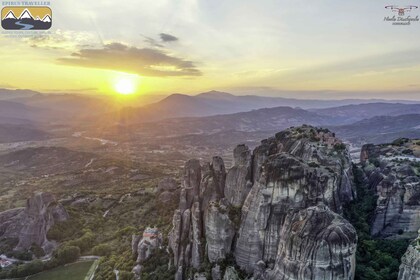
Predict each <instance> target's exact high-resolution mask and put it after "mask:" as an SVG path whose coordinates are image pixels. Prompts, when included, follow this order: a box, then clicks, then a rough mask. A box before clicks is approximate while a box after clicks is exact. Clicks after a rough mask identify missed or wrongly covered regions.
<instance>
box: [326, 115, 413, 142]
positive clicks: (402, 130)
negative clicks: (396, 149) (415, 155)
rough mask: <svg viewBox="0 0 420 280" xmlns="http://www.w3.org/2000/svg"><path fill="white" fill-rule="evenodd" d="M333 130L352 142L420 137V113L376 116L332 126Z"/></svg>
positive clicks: (390, 140)
mask: <svg viewBox="0 0 420 280" xmlns="http://www.w3.org/2000/svg"><path fill="white" fill-rule="evenodd" d="M329 128H330V129H331V130H332V131H334V132H336V134H337V135H338V136H339V137H340V138H343V139H346V140H348V141H350V142H352V143H374V144H379V143H390V142H392V141H394V140H395V139H397V138H401V137H405V138H412V139H419V138H420V114H407V115H399V116H376V117H373V118H369V119H364V120H361V121H358V122H355V123H353V124H349V125H342V126H330V127H329Z"/></svg>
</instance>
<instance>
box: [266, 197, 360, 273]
mask: <svg viewBox="0 0 420 280" xmlns="http://www.w3.org/2000/svg"><path fill="white" fill-rule="evenodd" d="M356 240H357V236H356V231H355V229H354V228H353V226H352V225H351V224H350V223H349V222H347V221H346V220H345V219H344V218H343V217H341V216H340V215H338V214H336V213H334V212H333V211H331V210H330V209H328V207H326V206H325V205H322V204H321V205H320V206H313V207H309V208H306V209H304V210H300V211H295V212H291V213H289V214H288V215H287V216H286V219H285V222H284V225H283V227H282V230H281V232H280V241H279V245H278V250H277V258H276V261H275V265H274V269H273V270H272V271H269V272H268V273H267V277H266V278H267V279H273V280H274V279H276V280H281V279H330V280H332V279H353V278H354V276H355V274H354V273H355V271H354V269H355V261H356V258H355V253H356V246H357V244H356Z"/></svg>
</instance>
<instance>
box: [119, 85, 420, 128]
mask: <svg viewBox="0 0 420 280" xmlns="http://www.w3.org/2000/svg"><path fill="white" fill-rule="evenodd" d="M373 102H375V103H378V101H377V100H368V99H366V100H362V99H358V100H356V99H354V100H350V99H348V100H299V99H289V98H281V97H263V96H253V95H248V96H235V95H232V94H229V93H225V92H218V91H210V92H205V93H201V94H198V95H195V96H190V95H184V94H172V95H170V96H168V97H166V98H165V99H163V100H161V101H159V102H156V103H154V104H150V105H147V106H144V107H141V108H123V109H122V110H120V111H119V112H115V113H114V115H115V116H116V117H118V118H119V119H116V121H120V122H122V123H136V122H149V121H157V120H162V119H169V118H178V117H204V116H211V115H218V114H233V113H239V112H246V111H251V110H256V109H262V108H274V107H280V106H281V107H284V106H288V107H298V108H302V109H313V110H314V111H315V110H317V109H325V108H330V107H335V106H344V105H350V104H352V105H354V104H366V103H373ZM396 102H399V103H401V104H420V102H415V101H404V100H400V101H390V100H381V103H383V104H387V103H396ZM315 112H318V111H315ZM319 113H320V114H325V115H327V113H326V112H325V113H324V112H323V111H319ZM360 119H363V117H362V118H359V119H357V120H360Z"/></svg>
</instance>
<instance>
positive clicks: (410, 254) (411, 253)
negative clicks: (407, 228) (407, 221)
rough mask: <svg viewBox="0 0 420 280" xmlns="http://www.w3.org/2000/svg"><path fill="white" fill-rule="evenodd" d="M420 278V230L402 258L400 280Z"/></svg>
mask: <svg viewBox="0 0 420 280" xmlns="http://www.w3.org/2000/svg"><path fill="white" fill-rule="evenodd" d="M417 279H420V230H419V236H418V237H417V239H416V240H415V241H413V242H412V243H411V244H410V246H408V249H407V251H406V252H405V254H404V255H403V257H402V258H401V265H400V272H399V274H398V280H417Z"/></svg>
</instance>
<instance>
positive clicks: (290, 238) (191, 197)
mask: <svg viewBox="0 0 420 280" xmlns="http://www.w3.org/2000/svg"><path fill="white" fill-rule="evenodd" d="M233 157H234V165H233V167H232V168H230V169H229V170H228V171H227V172H226V171H225V167H224V164H223V161H222V159H221V158H220V157H214V158H213V160H212V162H211V163H204V164H203V165H201V164H200V162H199V161H198V160H190V161H188V162H187V163H186V165H185V168H184V176H183V180H182V188H181V198H180V204H179V209H178V210H176V212H175V214H174V217H173V228H172V231H171V233H170V235H169V245H170V248H171V250H172V253H173V256H174V257H173V263H174V265H175V266H176V267H177V274H176V277H175V278H176V279H180V280H181V279H192V278H193V277H195V278H196V279H202V278H198V277H207V279H212V278H213V279H230V278H226V277H230V276H229V275H236V276H237V273H236V271H235V268H234V266H239V268H241V270H242V271H244V272H246V273H247V274H248V275H253V277H254V280H257V279H315V278H319V277H324V278H325V279H352V278H353V277H354V268H355V264H354V253H355V250H356V241H357V236H356V232H355V230H354V228H353V227H352V226H351V225H350V224H349V223H348V222H347V221H345V220H344V219H343V218H342V217H341V216H340V214H341V212H342V207H343V205H344V204H345V203H346V202H348V201H351V200H353V199H354V198H355V196H356V194H355V191H354V187H353V184H352V172H351V163H350V158H349V155H348V152H347V149H346V147H345V145H344V144H343V143H342V142H341V141H340V140H339V139H337V138H336V137H335V135H334V134H333V133H331V132H329V131H328V130H323V129H317V128H314V127H310V126H302V127H298V128H291V129H288V130H285V131H283V132H280V133H277V134H276V135H275V137H272V138H270V139H267V140H263V141H262V142H261V145H260V146H258V147H256V148H255V149H254V151H253V152H252V153H251V151H250V150H249V149H248V147H246V146H245V145H239V146H238V147H237V148H236V149H235V150H234V155H233ZM231 256H233V258H231ZM229 261H231V266H230V267H228V268H226V269H224V268H221V266H219V265H218V264H220V263H223V262H229ZM209 264H210V265H209ZM208 267H212V269H211V271H207V274H205V273H204V274H203V273H201V274H199V273H197V274H195V276H194V271H199V270H205V269H208ZM223 270H225V271H223ZM226 274H229V275H228V276H226ZM211 275H212V276H211ZM236 276H235V277H236ZM221 277H223V278H221ZM232 277H234V276H232ZM238 277H239V276H238ZM204 279H206V278H204ZM238 279H239V278H238Z"/></svg>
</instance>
